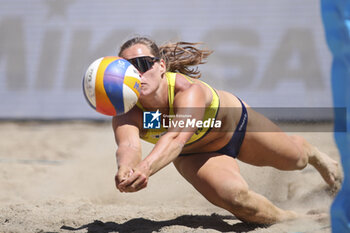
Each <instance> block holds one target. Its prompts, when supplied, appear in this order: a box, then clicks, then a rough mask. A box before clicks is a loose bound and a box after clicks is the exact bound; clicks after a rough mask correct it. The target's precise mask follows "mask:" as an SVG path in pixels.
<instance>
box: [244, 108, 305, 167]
mask: <svg viewBox="0 0 350 233" xmlns="http://www.w3.org/2000/svg"><path fill="white" fill-rule="evenodd" d="M249 121H250V122H249V125H248V128H247V132H246V135H245V138H244V141H243V143H242V146H241V150H240V153H239V156H238V159H240V160H241V161H243V162H246V163H249V164H252V165H256V166H273V167H276V168H278V169H284V170H293V169H294V168H295V164H296V163H297V162H298V161H299V160H300V158H301V157H303V155H304V154H303V153H304V152H303V147H302V145H301V143H298V142H297V141H296V140H294V138H293V137H291V136H289V135H287V134H286V133H284V132H282V130H281V129H280V128H279V127H278V126H277V125H276V124H274V123H273V122H271V121H270V120H269V119H267V118H266V117H264V116H263V115H261V114H259V113H256V112H254V111H252V112H250V115H249Z"/></svg>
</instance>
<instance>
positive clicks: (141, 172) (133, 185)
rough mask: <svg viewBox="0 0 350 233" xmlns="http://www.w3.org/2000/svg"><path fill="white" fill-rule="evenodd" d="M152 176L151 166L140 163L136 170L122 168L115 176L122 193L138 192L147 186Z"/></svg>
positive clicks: (126, 167)
mask: <svg viewBox="0 0 350 233" xmlns="http://www.w3.org/2000/svg"><path fill="white" fill-rule="evenodd" d="M149 176H150V169H149V166H148V165H147V164H145V163H142V162H141V163H139V164H138V165H137V166H136V167H135V168H131V167H129V166H120V167H119V169H118V172H117V174H116V176H115V184H116V187H117V189H118V190H119V191H120V192H137V191H139V190H141V189H143V188H145V187H146V186H147V183H148V178H149Z"/></svg>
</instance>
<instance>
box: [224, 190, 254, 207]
mask: <svg viewBox="0 0 350 233" xmlns="http://www.w3.org/2000/svg"><path fill="white" fill-rule="evenodd" d="M248 195H249V188H248V185H246V184H238V185H237V184H236V185H235V187H234V188H233V189H232V191H231V192H230V194H229V195H228V198H227V200H226V202H227V203H226V204H227V205H228V206H229V208H230V210H231V212H237V211H242V209H244V206H245V204H246V202H247V199H248Z"/></svg>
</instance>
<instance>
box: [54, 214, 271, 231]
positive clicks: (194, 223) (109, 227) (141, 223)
mask: <svg viewBox="0 0 350 233" xmlns="http://www.w3.org/2000/svg"><path fill="white" fill-rule="evenodd" d="M234 219H236V218H235V217H234V216H223V215H217V214H212V215H210V216H209V215H182V216H179V217H177V218H175V219H172V220H166V221H154V220H149V219H145V218H134V219H131V220H129V221H126V222H124V223H116V222H102V221H99V220H95V221H94V222H92V223H88V224H86V225H83V226H80V227H77V228H75V227H70V226H65V225H64V226H62V227H61V229H62V230H68V231H77V230H82V229H86V230H87V232H90V233H92V232H98V233H109V232H122V233H127V232H142V233H151V232H157V231H160V230H161V229H162V228H165V227H171V226H185V227H189V228H194V229H196V228H201V229H213V230H217V231H219V232H249V231H252V230H254V229H256V228H259V227H264V226H261V225H252V224H245V223H241V222H239V223H235V224H233V225H231V224H228V223H227V222H225V221H224V220H234ZM163 230H164V229H163Z"/></svg>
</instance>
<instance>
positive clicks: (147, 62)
mask: <svg viewBox="0 0 350 233" xmlns="http://www.w3.org/2000/svg"><path fill="white" fill-rule="evenodd" d="M129 62H130V63H131V64H133V65H134V66H135V67H136V69H138V71H140V72H141V73H145V72H146V71H147V70H149V69H151V68H152V66H153V65H154V61H153V59H152V58H151V57H136V58H133V59H130V60H129Z"/></svg>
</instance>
